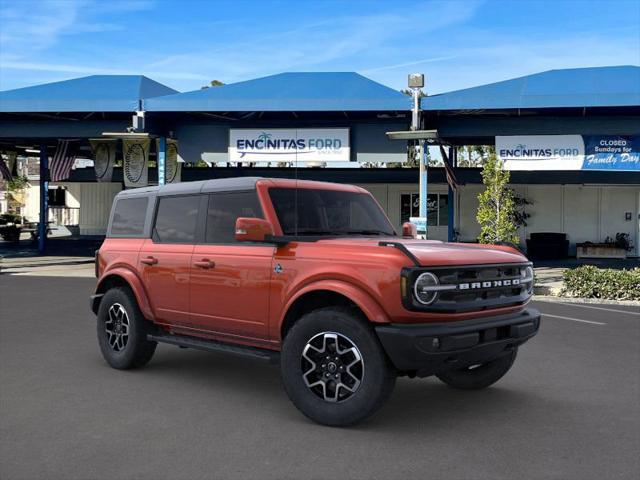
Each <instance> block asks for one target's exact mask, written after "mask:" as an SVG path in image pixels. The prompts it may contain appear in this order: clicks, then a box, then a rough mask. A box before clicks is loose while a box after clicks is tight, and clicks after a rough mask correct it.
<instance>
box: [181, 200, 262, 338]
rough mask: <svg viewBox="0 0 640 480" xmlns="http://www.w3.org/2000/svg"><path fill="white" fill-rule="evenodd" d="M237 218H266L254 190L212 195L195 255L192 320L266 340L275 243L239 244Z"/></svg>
mask: <svg viewBox="0 0 640 480" xmlns="http://www.w3.org/2000/svg"><path fill="white" fill-rule="evenodd" d="M238 217H258V218H263V215H262V211H261V209H260V204H259V202H258V198H257V195H256V192H255V191H247V192H244V191H239V192H221V193H213V194H210V196H209V202H208V209H207V219H206V226H205V243H204V244H200V245H196V247H195V249H194V251H193V255H192V257H191V264H192V267H191V289H190V290H191V322H192V324H194V325H197V326H198V328H202V329H204V330H208V331H210V332H212V333H216V334H222V335H224V336H230V337H245V338H248V339H254V340H267V339H268V318H269V286H270V280H271V265H272V261H273V253H274V247H273V246H272V245H266V244H252V243H244V242H243V243H239V242H236V241H235V223H236V219H237V218H238Z"/></svg>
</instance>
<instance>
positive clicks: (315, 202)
mask: <svg viewBox="0 0 640 480" xmlns="http://www.w3.org/2000/svg"><path fill="white" fill-rule="evenodd" d="M269 196H270V197H271V202H272V203H273V207H274V209H275V211H276V215H277V216H278V220H279V222H280V226H281V227H282V233H283V234H284V235H395V232H394V231H393V227H392V226H391V224H390V223H389V220H388V219H387V217H386V215H385V214H384V212H382V210H381V209H380V207H379V206H378V204H377V203H376V202H375V201H374V200H373V198H372V197H371V196H370V195H369V194H366V193H356V192H344V191H338V190H316V189H304V188H303V189H295V188H271V189H269Z"/></svg>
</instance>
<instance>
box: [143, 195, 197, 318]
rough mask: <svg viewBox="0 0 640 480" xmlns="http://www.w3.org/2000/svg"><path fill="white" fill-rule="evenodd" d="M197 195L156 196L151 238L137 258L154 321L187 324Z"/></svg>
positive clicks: (146, 241)
mask: <svg viewBox="0 0 640 480" xmlns="http://www.w3.org/2000/svg"><path fill="white" fill-rule="evenodd" d="M199 202H200V196H198V195H182V196H171V197H160V198H159V199H158V207H157V214H156V218H155V222H154V228H153V234H152V238H151V239H147V240H145V242H144V244H143V246H142V249H141V251H140V255H139V256H138V262H139V271H140V272H142V277H143V284H144V285H145V287H146V289H147V294H148V298H149V300H150V302H151V308H152V309H153V312H154V314H155V315H156V321H157V322H158V323H163V324H171V325H188V324H189V275H190V270H191V256H192V254H193V248H194V243H195V238H196V225H197V218H198V204H199Z"/></svg>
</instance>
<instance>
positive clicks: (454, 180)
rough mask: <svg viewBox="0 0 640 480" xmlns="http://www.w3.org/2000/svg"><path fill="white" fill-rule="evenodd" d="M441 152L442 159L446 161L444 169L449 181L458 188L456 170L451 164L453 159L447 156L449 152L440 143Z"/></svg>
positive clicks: (454, 187)
mask: <svg viewBox="0 0 640 480" xmlns="http://www.w3.org/2000/svg"><path fill="white" fill-rule="evenodd" d="M440 154H441V155H442V161H443V162H444V171H445V174H446V175H447V183H448V184H449V186H450V187H451V188H453V189H454V190H455V189H456V188H458V179H457V178H456V172H455V171H454V170H453V167H452V166H451V161H450V160H449V157H447V152H445V151H444V147H443V146H442V145H440Z"/></svg>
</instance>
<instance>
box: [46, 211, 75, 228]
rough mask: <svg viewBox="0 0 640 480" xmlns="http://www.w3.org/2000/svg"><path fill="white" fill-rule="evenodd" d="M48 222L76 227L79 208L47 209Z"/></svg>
mask: <svg viewBox="0 0 640 480" xmlns="http://www.w3.org/2000/svg"><path fill="white" fill-rule="evenodd" d="M49 221H50V222H54V224H55V225H78V223H79V221H80V208H73V207H49Z"/></svg>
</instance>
